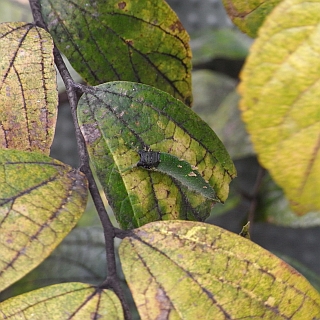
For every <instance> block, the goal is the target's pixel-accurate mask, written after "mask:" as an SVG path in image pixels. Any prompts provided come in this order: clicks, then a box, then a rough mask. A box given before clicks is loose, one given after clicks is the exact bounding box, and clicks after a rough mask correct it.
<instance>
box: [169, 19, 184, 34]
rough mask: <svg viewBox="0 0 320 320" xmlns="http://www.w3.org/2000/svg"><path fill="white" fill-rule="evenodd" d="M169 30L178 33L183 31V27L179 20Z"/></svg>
mask: <svg viewBox="0 0 320 320" xmlns="http://www.w3.org/2000/svg"><path fill="white" fill-rule="evenodd" d="M169 28H170V30H172V31H176V30H177V29H178V31H179V32H181V31H183V30H184V27H183V25H182V23H181V22H180V21H179V20H178V21H176V22H174V23H173V24H172V25H171V26H170V27H169Z"/></svg>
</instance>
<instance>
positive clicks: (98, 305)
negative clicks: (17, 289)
mask: <svg viewBox="0 0 320 320" xmlns="http://www.w3.org/2000/svg"><path fill="white" fill-rule="evenodd" d="M0 317H1V319H34V320H43V319H50V320H64V319H66V320H67V319H68V320H70V319H72V320H76V319H79V320H82V319H100V320H103V319H105V320H110V319H114V320H117V319H118V320H121V319H124V317H123V311H122V307H121V303H120V301H119V299H118V298H117V296H116V295H115V293H114V292H113V291H111V290H104V289H97V288H94V287H93V286H91V285H88V284H83V283H77V282H71V283H63V284H57V285H53V286H49V287H45V288H42V289H38V290H35V291H31V292H29V293H26V294H23V295H19V296H17V297H14V298H11V299H8V300H6V301H4V302H2V303H0Z"/></svg>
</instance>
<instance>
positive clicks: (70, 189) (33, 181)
mask: <svg viewBox="0 0 320 320" xmlns="http://www.w3.org/2000/svg"><path fill="white" fill-rule="evenodd" d="M0 169H1V170H0V290H2V289H4V288H6V287H7V286H9V285H10V284H12V283H14V282H15V281H17V280H18V279H20V278H21V277H22V276H23V275H25V274H26V273H28V272H29V271H30V270H32V269H33V268H35V267H36V266H37V265H38V264H39V263H40V262H42V261H43V260H44V259H45V258H46V257H47V256H48V255H49V254H50V253H51V252H52V251H53V249H54V248H56V246H57V245H58V244H59V243H60V242H61V240H62V239H63V238H64V237H65V236H66V235H67V234H68V233H69V232H70V231H71V230H72V228H73V227H74V226H75V225H76V223H77V221H78V219H79V218H80V216H81V214H82V212H83V211H84V209H85V205H86V200H87V186H86V180H85V177H84V175H83V174H81V173H80V172H79V171H77V170H75V169H72V168H71V167H69V166H67V165H64V164H63V163H61V162H59V161H57V160H54V159H52V158H49V157H47V156H45V155H43V154H39V153H35V152H23V151H16V150H0Z"/></svg>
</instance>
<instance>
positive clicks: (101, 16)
mask: <svg viewBox="0 0 320 320" xmlns="http://www.w3.org/2000/svg"><path fill="white" fill-rule="evenodd" d="M29 2H30V7H31V11H32V14H33V17H34V23H32V24H30V23H25V22H16V23H13V22H9V23H3V24H1V25H0V74H1V80H0V144H1V149H0V168H1V170H0V182H1V183H0V280H1V281H0V290H1V291H2V290H4V289H6V288H8V287H10V286H11V285H12V284H13V283H14V282H16V281H18V280H19V279H21V278H22V277H23V276H24V275H26V274H27V273H28V272H30V271H31V270H33V269H34V268H36V267H37V266H38V265H39V264H40V263H41V262H43V261H44V260H45V259H46V258H47V257H48V256H49V255H50V254H51V253H52V251H53V250H54V249H55V248H56V247H57V246H58V245H59V244H60V243H61V241H62V240H63V239H64V238H65V237H66V236H67V235H68V234H69V233H70V231H71V230H72V229H73V228H74V227H75V226H76V224H77V223H78V221H79V219H80V217H81V215H82V213H83V212H84V210H85V207H86V204H87V198H88V193H90V195H91V197H92V200H93V203H94V206H95V208H96V211H97V214H98V216H99V218H100V222H101V225H102V229H98V232H101V233H100V236H101V237H100V238H99V240H98V241H97V243H98V244H101V243H102V248H103V250H102V252H103V253H102V255H103V258H102V261H103V263H104V266H103V267H104V272H105V274H106V276H105V277H103V279H100V275H101V271H99V272H96V269H95V267H92V266H90V267H89V263H88V261H89V260H90V259H89V258H88V257H89V254H88V253H85V252H84V253H83V254H84V257H85V258H84V261H83V263H82V264H81V267H83V270H85V269H86V270H85V271H86V275H87V276H88V281H83V282H76V281H71V282H70V281H68V282H65V281H66V279H64V277H61V278H63V279H64V280H62V281H60V282H61V283H57V284H54V285H48V286H46V287H42V288H39V289H37V290H33V291H30V292H28V293H24V294H21V295H18V296H16V297H11V298H9V299H7V300H5V301H3V302H1V303H0V318H1V319H18V318H21V317H23V318H26V319H29V318H30V319H31V318H33V319H43V318H46V319H87V318H93V319H98V318H99V319H132V317H133V314H134V311H132V310H133V308H132V307H131V309H130V305H131V304H132V303H131V302H130V300H128V299H130V298H128V292H127V291H126V289H123V284H124V282H126V283H127V285H128V288H129V290H130V293H131V294H132V297H133V300H134V303H135V306H136V308H137V311H138V313H139V316H140V317H141V318H142V319H159V318H161V319H240V318H254V319H259V318H263V319H317V318H320V296H319V293H318V292H317V291H316V290H315V289H314V288H313V287H312V286H311V285H310V283H309V282H308V281H307V280H306V279H305V278H304V277H303V276H302V275H301V274H299V273H298V272H297V271H296V270H294V269H293V268H292V267H290V266H289V265H287V264H286V263H285V262H283V261H282V260H280V259H279V258H277V257H275V256H274V255H273V254H271V253H270V252H268V251H266V250H264V249H262V248H261V247H259V246H258V245H256V244H254V243H253V242H251V240H250V232H249V227H248V226H249V224H248V225H247V226H246V227H245V228H244V230H243V232H242V233H241V234H240V235H236V234H233V233H230V232H228V231H226V230H223V229H221V228H219V227H217V226H213V225H209V224H207V223H204V221H205V220H206V219H207V218H208V217H209V216H210V213H211V211H212V207H213V206H214V205H215V204H216V203H218V202H222V203H223V202H226V204H227V201H228V200H227V198H228V194H229V184H230V182H231V181H232V179H233V178H235V177H236V170H235V166H234V164H233V161H232V160H231V157H230V155H229V154H228V152H227V150H226V147H225V146H224V144H223V143H222V142H221V140H220V139H219V138H218V136H217V135H216V133H215V132H214V131H213V130H212V129H211V126H210V125H209V124H210V119H208V121H207V122H208V123H209V124H207V123H206V122H205V121H203V120H202V119H201V118H200V117H199V115H197V114H196V113H195V112H194V111H193V110H192V109H191V106H192V101H193V97H192V89H191V87H192V86H191V56H192V54H191V49H190V46H189V36H188V34H187V32H186V30H185V29H184V28H183V26H182V24H181V22H180V21H179V19H178V17H177V15H176V14H175V13H174V12H173V11H172V10H171V8H170V7H169V5H168V4H167V3H166V2H165V1H162V0H152V1H141V0H129V1H122V2H119V1H114V0H110V1H108V2H107V3H106V2H105V1H103V0H97V1H84V0H78V1H69V0H67V1H50V0H39V1H37V0H30V1H29ZM240 2H241V1H239V2H235V3H232V2H228V3H226V7H227V10H228V11H229V13H230V14H232V15H234V22H235V23H236V24H238V25H239V27H240V28H241V29H242V30H244V31H246V32H247V33H248V34H249V35H251V36H256V35H257V30H258V29H259V37H258V38H257V40H256V41H255V43H254V46H253V47H252V49H251V53H250V55H249V57H248V59H247V61H246V64H245V66H244V69H243V71H242V74H241V84H240V86H239V92H240V93H241V95H242V98H241V101H240V109H241V112H242V117H243V120H244V122H245V123H246V127H247V130H248V132H249V134H250V136H251V138H252V142H253V146H254V149H255V150H256V152H257V153H258V155H259V159H260V161H261V164H262V165H263V166H265V167H266V168H267V169H268V170H269V171H270V173H271V175H272V177H273V179H274V180H275V181H276V182H277V183H278V184H279V185H280V186H281V187H283V188H284V192H285V193H286V195H287V197H288V199H289V202H290V205H291V209H292V210H293V211H295V212H297V213H298V214H301V215H302V214H306V213H309V214H310V212H311V213H312V212H315V211H318V210H319V207H320V203H319V201H320V200H319V199H320V197H319V190H320V188H317V185H318V183H319V179H317V178H316V177H317V176H318V173H319V171H320V165H319V157H318V156H317V155H318V150H319V120H320V117H319V111H318V108H317V104H316V103H315V102H314V101H315V100H316V98H317V96H318V95H319V90H318V75H319V72H317V70H318V69H319V62H318V60H319V59H317V58H318V51H319V50H318V49H319V44H318V42H317V39H318V36H319V21H320V19H319V14H311V13H314V12H320V11H319V10H318V11H316V10H317V9H319V8H318V5H319V4H318V3H317V2H316V1H314V2H308V5H305V3H304V2H302V1H301V0H284V1H283V2H281V3H280V4H279V5H278V2H279V1H273V2H270V3H269V2H268V3H263V2H262V3H258V4H257V3H254V4H253V3H250V5H249V7H246V6H244V4H242V3H240ZM274 7H275V8H274ZM273 8H274V10H273V11H272V13H271V14H269V13H270V12H271V9H273ZM247 12H248V14H247ZM301 12H303V13H304V14H301ZM292 16H293V17H294V19H292ZM239 17H242V18H241V19H239ZM266 17H267V18H266ZM265 18H266V20H265ZM264 20H265V21H264ZM263 21H264V22H263ZM275 21H276V22H277V23H275ZM280 22H281V23H280ZM262 23H263V24H262ZM261 25H262V26H261ZM260 26H261V28H260ZM293 30H294V32H293ZM284 40H287V41H286V46H283V45H282V44H283V43H284V42H285V41H284ZM240 51H241V50H240ZM62 53H63V54H64V55H65V56H66V57H67V58H68V60H69V61H70V63H71V65H72V66H73V67H74V68H75V70H76V71H77V72H78V73H79V74H80V76H81V77H82V79H83V81H81V82H79V83H77V82H75V81H74V79H73V78H72V77H71V75H70V72H69V70H68V68H67V67H66V65H65V63H64V60H63V58H62ZM55 66H56V68H57V70H58V72H59V74H60V75H61V78H62V80H63V81H64V85H65V88H66V92H67V95H68V99H69V102H70V109H71V113H72V117H73V121H74V126H75V134H76V139H77V146H78V153H79V158H80V165H79V167H78V168H76V169H75V168H72V167H70V166H68V165H66V164H64V163H62V162H60V161H57V160H55V159H53V158H51V157H50V156H49V155H50V147H51V145H52V141H53V134H54V130H55V128H56V119H57V106H58V91H57V85H56V83H57V79H56V71H55ZM310 70H312V72H310ZM84 83H85V84H84ZM289 84H290V87H291V88H290V90H288V86H289ZM80 95H81V97H80V98H79V96H80ZM233 99H234V98H233ZM235 100H237V98H236V99H235ZM301 110H303V113H301ZM221 116H223V114H221ZM297 146H298V148H299V149H300V151H301V153H300V154H299V155H297V156H295V157H294V159H293V158H292V157H290V155H291V154H292V153H293V152H294V150H295V149H296V148H297ZM288 157H290V160H291V162H292V164H291V165H288ZM293 168H295V170H294V172H293ZM97 183H99V184H100V185H101V190H100V189H99V187H98V184H97ZM101 193H104V195H105V196H106V198H107V201H108V204H109V206H110V209H111V210H112V212H113V214H114V216H115V218H116V220H117V223H118V225H119V226H120V228H121V229H120V228H117V227H115V226H114V224H113V223H112V222H111V218H110V212H107V211H106V204H105V203H104V201H103V199H102V197H101ZM90 234H91V233H90ZM93 234H95V235H96V234H97V230H96V229H95V231H94V232H93ZM70 239H71V238H69V241H71V242H72V240H70ZM119 239H121V240H122V241H121V243H120V244H119V243H117V242H115V240H119ZM81 242H86V240H85V239H83V238H78V239H76V240H74V242H72V243H73V245H75V246H74V251H75V252H74V253H75V254H76V255H80V252H81V247H79V246H78V245H79V243H81ZM97 247H98V245H97ZM97 247H95V249H97ZM60 248H61V247H60ZM82 248H83V247H82ZM60 250H61V249H60ZM89 250H90V249H89ZM74 253H73V254H74ZM100 253H101V252H99V255H100V256H101V254H100ZM95 254H96V255H98V252H95ZM64 257H65V259H66V258H67V257H68V258H69V259H70V260H72V258H73V255H72V253H71V252H67V253H64ZM92 260H93V261H90V263H91V262H95V260H94V258H93V259H92ZM75 261H79V260H75ZM97 261H100V260H97ZM47 262H48V260H47ZM120 264H121V266H120ZM78 266H79V265H78ZM121 270H122V271H123V274H122V273H121ZM96 274H98V276H96ZM36 276H37V275H36ZM95 281H97V282H98V283H95V284H92V283H93V282H95ZM63 282H65V283H63ZM88 283H90V284H88Z"/></svg>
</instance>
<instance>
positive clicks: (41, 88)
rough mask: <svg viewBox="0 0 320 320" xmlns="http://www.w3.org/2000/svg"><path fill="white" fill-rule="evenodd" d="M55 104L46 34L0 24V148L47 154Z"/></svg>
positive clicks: (33, 28)
mask: <svg viewBox="0 0 320 320" xmlns="http://www.w3.org/2000/svg"><path fill="white" fill-rule="evenodd" d="M57 104H58V92H57V85H56V71H55V69H54V64H53V41H52V39H51V36H50V35H49V33H47V32H46V31H44V30H43V29H41V28H38V27H36V26H34V25H32V24H27V23H23V22H16V23H13V22H12V23H3V24H0V148H10V149H20V150H26V151H40V152H43V153H45V154H47V155H49V152H50V146H51V143H52V140H53V134H54V127H55V123H56V118H57Z"/></svg>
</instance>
